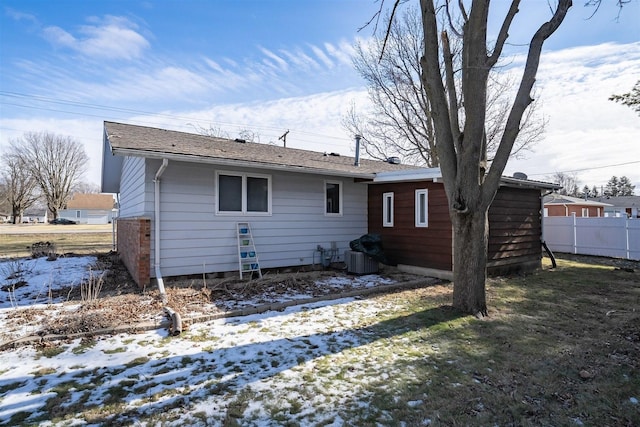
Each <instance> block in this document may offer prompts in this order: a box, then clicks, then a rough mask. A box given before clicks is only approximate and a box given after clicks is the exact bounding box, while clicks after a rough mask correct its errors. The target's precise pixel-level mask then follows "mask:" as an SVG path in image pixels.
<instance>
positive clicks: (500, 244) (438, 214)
mask: <svg viewBox="0 0 640 427" xmlns="http://www.w3.org/2000/svg"><path fill="white" fill-rule="evenodd" d="M368 187H369V194H368V203H369V209H368V216H369V231H370V232H371V233H376V234H379V235H380V236H381V237H382V245H383V247H384V249H385V253H386V254H388V256H389V258H390V261H391V262H393V263H394V264H398V266H399V267H400V268H401V269H406V270H409V271H414V272H421V273H424V274H427V275H431V276H435V277H442V278H451V277H452V274H451V271H452V270H453V243H454V242H453V229H452V224H451V220H450V217H449V204H448V201H447V196H446V193H445V189H444V184H443V183H442V175H441V173H440V170H439V169H438V168H433V169H422V170H418V171H416V170H410V171H400V172H382V173H379V174H377V175H376V177H375V178H374V179H373V182H372V183H371V184H369V186H368ZM558 188H559V186H558V185H556V184H550V183H545V182H540V181H532V180H528V179H526V178H512V177H502V179H501V183H500V187H499V189H498V192H497V194H496V197H495V199H494V200H493V202H492V204H491V207H490V208H489V246H488V262H487V271H488V273H489V274H507V273H520V272H528V271H532V270H535V269H538V268H540V265H541V259H542V245H541V240H542V218H541V210H542V196H543V193H544V192H549V191H550V190H554V189H555V190H557V189H558Z"/></svg>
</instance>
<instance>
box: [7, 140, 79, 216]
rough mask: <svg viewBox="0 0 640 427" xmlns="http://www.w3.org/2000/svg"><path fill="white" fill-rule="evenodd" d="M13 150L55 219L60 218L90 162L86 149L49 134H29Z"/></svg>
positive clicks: (73, 142)
mask: <svg viewBox="0 0 640 427" xmlns="http://www.w3.org/2000/svg"><path fill="white" fill-rule="evenodd" d="M12 147H13V148H14V150H15V151H16V153H19V155H20V157H21V159H22V161H23V162H24V164H25V165H27V167H28V170H29V172H30V173H31V174H32V175H33V177H34V178H35V179H36V181H37V183H38V186H39V187H40V190H41V192H42V196H43V197H44V199H45V200H46V202H47V208H48V209H49V211H50V212H51V214H52V215H53V218H54V219H55V218H58V211H59V210H60V209H62V208H63V207H64V206H65V204H66V203H67V199H68V198H69V196H70V195H71V190H72V189H73V187H74V186H75V185H77V184H78V182H79V180H80V178H81V177H82V176H83V174H84V172H85V169H86V165H87V161H88V160H89V158H88V157H87V154H86V153H85V151H84V147H83V146H82V144H80V143H79V142H76V141H74V140H73V139H72V138H70V137H67V136H61V135H55V134H52V133H48V132H39V133H36V132H28V133H25V134H24V136H23V137H22V139H19V140H16V141H13V142H12Z"/></svg>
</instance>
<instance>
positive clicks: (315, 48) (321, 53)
mask: <svg viewBox="0 0 640 427" xmlns="http://www.w3.org/2000/svg"><path fill="white" fill-rule="evenodd" d="M309 48H310V49H311V50H312V51H313V53H314V54H315V55H316V57H317V58H318V59H319V60H320V62H322V63H323V64H324V65H325V66H326V67H327V68H329V69H331V68H333V67H334V63H333V61H332V60H331V59H330V58H329V57H328V56H327V54H326V53H324V51H323V50H322V49H320V48H319V47H318V46H314V45H309Z"/></svg>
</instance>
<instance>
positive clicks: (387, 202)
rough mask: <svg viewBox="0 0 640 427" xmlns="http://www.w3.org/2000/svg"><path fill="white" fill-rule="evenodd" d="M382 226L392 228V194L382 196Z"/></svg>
mask: <svg viewBox="0 0 640 427" xmlns="http://www.w3.org/2000/svg"><path fill="white" fill-rule="evenodd" d="M382 226H383V227H393V193H384V194H383V195H382Z"/></svg>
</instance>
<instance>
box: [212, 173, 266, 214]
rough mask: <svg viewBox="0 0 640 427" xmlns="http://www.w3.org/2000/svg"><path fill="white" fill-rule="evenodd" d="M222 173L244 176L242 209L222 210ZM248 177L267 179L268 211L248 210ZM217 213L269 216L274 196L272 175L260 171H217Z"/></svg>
mask: <svg viewBox="0 0 640 427" xmlns="http://www.w3.org/2000/svg"><path fill="white" fill-rule="evenodd" d="M220 175H225V176H239V177H241V178H242V196H241V197H242V199H241V201H242V210H240V211H221V210H220ZM247 178H261V179H266V180H267V192H268V194H267V212H254V211H251V212H249V211H247ZM215 189H216V215H256V216H269V215H271V207H272V206H271V203H272V198H273V192H272V191H271V175H264V174H259V173H246V172H235V171H216V187H215Z"/></svg>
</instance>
